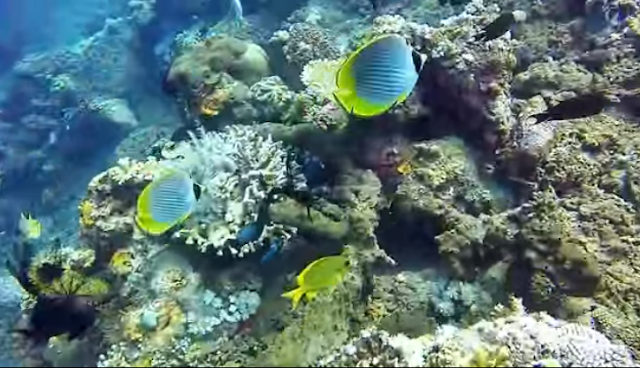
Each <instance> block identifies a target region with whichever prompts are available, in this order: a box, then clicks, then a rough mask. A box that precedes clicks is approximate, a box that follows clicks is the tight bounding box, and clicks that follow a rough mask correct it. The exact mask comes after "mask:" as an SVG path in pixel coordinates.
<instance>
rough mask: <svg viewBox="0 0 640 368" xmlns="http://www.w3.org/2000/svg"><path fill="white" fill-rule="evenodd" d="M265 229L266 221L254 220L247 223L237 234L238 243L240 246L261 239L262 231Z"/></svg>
mask: <svg viewBox="0 0 640 368" xmlns="http://www.w3.org/2000/svg"><path fill="white" fill-rule="evenodd" d="M263 230H264V223H262V222H260V221H255V222H252V223H250V224H248V225H245V226H244V227H243V228H242V229H240V231H238V234H237V235H236V243H237V244H238V245H240V246H242V245H245V244H249V243H251V242H254V241H256V240H258V239H260V236H261V235H262V231H263Z"/></svg>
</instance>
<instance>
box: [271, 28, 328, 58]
mask: <svg viewBox="0 0 640 368" xmlns="http://www.w3.org/2000/svg"><path fill="white" fill-rule="evenodd" d="M271 42H278V43H281V44H282V50H283V52H284V55H285V57H286V60H287V61H288V62H289V63H291V64H293V65H295V66H297V67H298V68H300V69H302V68H303V67H304V66H305V65H307V63H309V62H310V61H313V60H320V59H329V60H333V59H337V58H338V57H340V50H338V48H336V46H335V45H334V43H332V42H331V40H330V39H329V36H328V35H327V34H326V32H325V31H323V30H322V28H319V27H318V26H314V25H313V24H309V23H295V24H292V25H291V26H290V27H289V28H287V29H286V30H280V31H277V32H276V33H274V35H273V37H272V38H271Z"/></svg>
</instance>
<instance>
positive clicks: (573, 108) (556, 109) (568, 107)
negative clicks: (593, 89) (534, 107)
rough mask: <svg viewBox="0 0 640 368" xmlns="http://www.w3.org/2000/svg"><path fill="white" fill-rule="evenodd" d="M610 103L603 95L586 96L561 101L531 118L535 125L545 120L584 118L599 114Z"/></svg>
mask: <svg viewBox="0 0 640 368" xmlns="http://www.w3.org/2000/svg"><path fill="white" fill-rule="evenodd" d="M611 102H612V101H611V100H610V99H609V98H607V97H606V96H604V95H603V94H599V93H593V94H587V95H582V96H578V97H575V98H571V99H569V100H565V101H562V102H560V103H559V104H557V105H555V106H552V107H550V108H549V109H547V111H545V112H543V113H540V114H536V115H533V116H532V117H533V118H535V119H536V124H537V123H541V122H544V121H547V120H570V119H579V118H586V117H588V116H593V115H597V114H599V113H601V112H602V110H604V108H605V107H607V106H608V105H609V104H611Z"/></svg>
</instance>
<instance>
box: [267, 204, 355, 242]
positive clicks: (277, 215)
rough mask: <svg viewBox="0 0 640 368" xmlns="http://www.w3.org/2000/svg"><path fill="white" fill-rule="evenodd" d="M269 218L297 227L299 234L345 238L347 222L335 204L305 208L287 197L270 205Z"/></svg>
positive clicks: (334, 238) (347, 229)
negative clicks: (317, 207)
mask: <svg viewBox="0 0 640 368" xmlns="http://www.w3.org/2000/svg"><path fill="white" fill-rule="evenodd" d="M270 214H271V219H272V220H273V221H274V222H277V223H281V224H286V225H289V226H292V227H294V228H296V229H298V233H299V234H300V235H311V236H320V237H324V238H328V239H332V240H341V239H345V237H346V236H347V234H348V232H349V222H348V218H347V216H346V214H345V213H343V211H342V209H341V208H340V207H338V206H337V205H333V204H330V203H325V204H324V205H323V206H322V207H321V208H319V209H316V208H309V209H307V208H306V207H305V206H303V205H302V204H300V203H298V202H296V201H294V200H291V199H287V200H284V201H282V202H278V203H275V204H273V205H272V206H271V207H270Z"/></svg>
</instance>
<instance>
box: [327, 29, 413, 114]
mask: <svg viewBox="0 0 640 368" xmlns="http://www.w3.org/2000/svg"><path fill="white" fill-rule="evenodd" d="M424 62H425V56H424V55H422V54H420V53H418V52H417V51H415V50H414V49H413V48H412V47H411V46H410V45H409V44H408V42H407V40H405V39H404V38H403V37H401V36H399V35H384V36H380V37H377V38H375V39H373V40H371V41H369V42H368V43H366V44H365V45H363V46H362V47H360V48H359V49H358V50H356V51H355V52H353V53H352V54H351V55H350V56H349V57H348V58H347V59H346V60H345V62H344V63H343V64H342V65H341V66H340V68H339V69H338V72H337V73H336V85H337V88H336V92H334V96H335V98H336V100H337V101H338V103H339V104H340V105H341V106H342V107H343V108H344V109H345V110H346V111H347V112H349V113H351V114H353V115H355V116H358V117H372V116H376V115H380V114H382V113H384V112H386V111H388V110H389V109H391V108H392V107H394V106H395V105H396V104H399V103H402V102H403V101H404V100H406V99H407V97H408V96H409V95H410V94H411V91H413V88H414V87H415V85H416V83H417V81H418V76H419V74H420V71H421V70H422V66H423V65H424Z"/></svg>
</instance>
